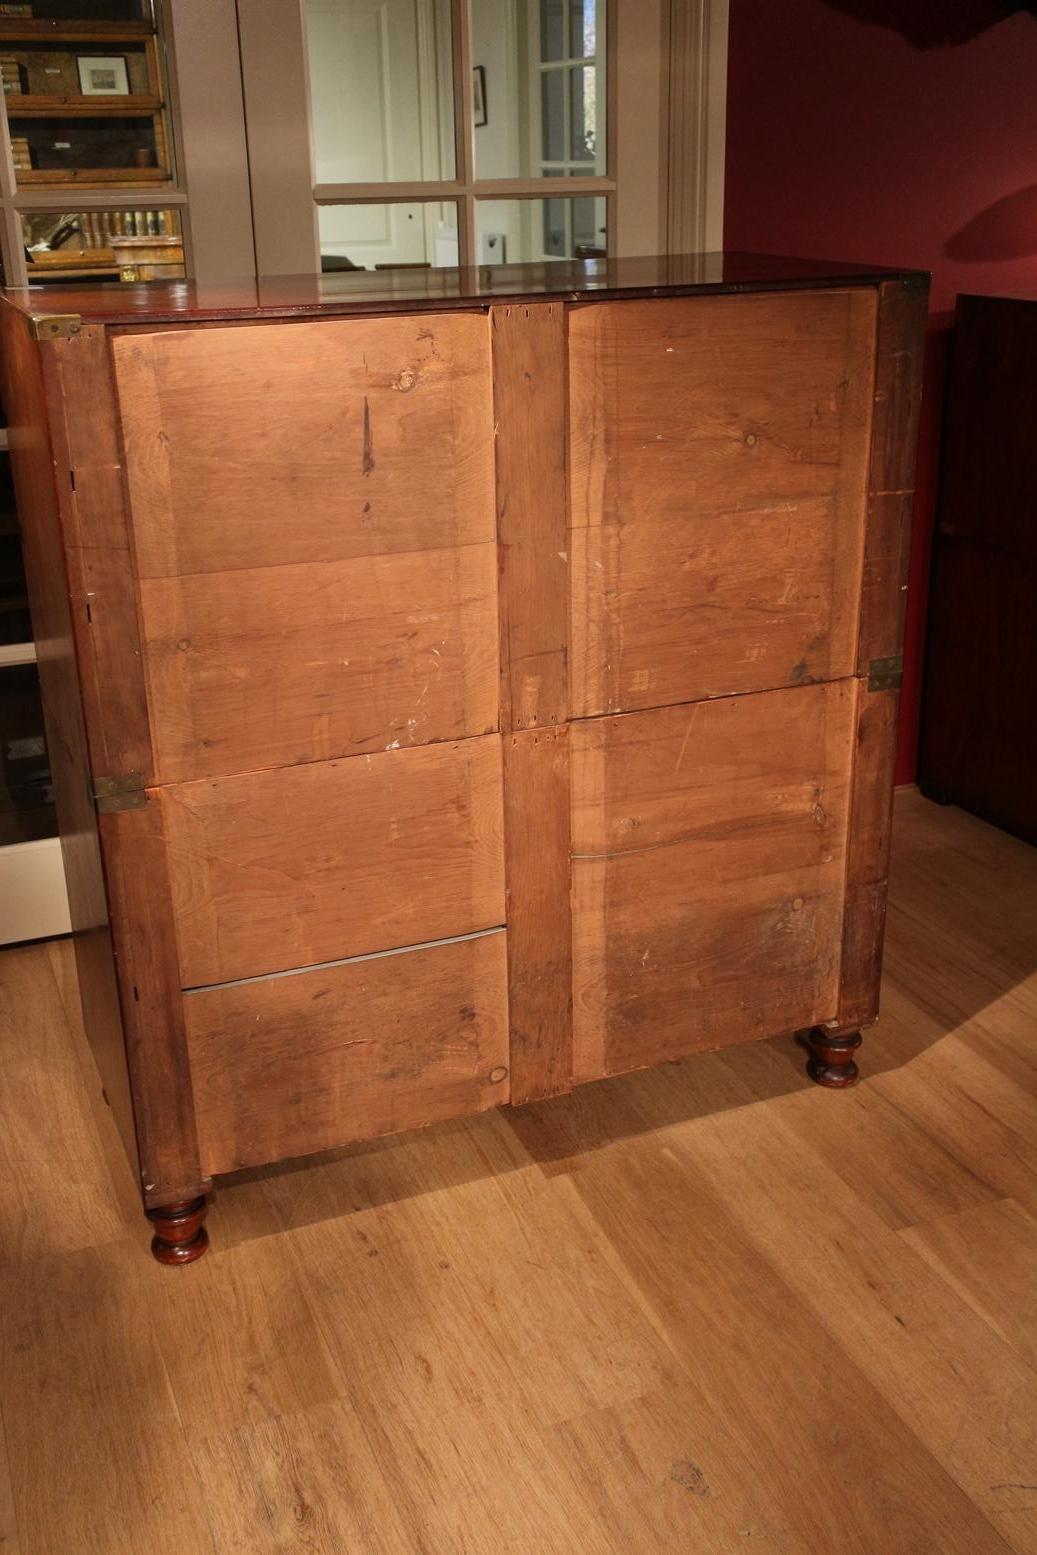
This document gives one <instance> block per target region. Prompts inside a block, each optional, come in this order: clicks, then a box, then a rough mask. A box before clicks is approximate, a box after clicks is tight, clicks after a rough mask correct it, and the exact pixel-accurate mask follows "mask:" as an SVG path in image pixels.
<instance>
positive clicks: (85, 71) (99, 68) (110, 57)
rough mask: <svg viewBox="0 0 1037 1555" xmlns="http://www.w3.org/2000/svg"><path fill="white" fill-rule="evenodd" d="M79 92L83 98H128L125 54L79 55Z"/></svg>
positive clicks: (128, 77) (128, 89)
mask: <svg viewBox="0 0 1037 1555" xmlns="http://www.w3.org/2000/svg"><path fill="white" fill-rule="evenodd" d="M76 64H77V65H78V66H79V90H80V92H81V93H82V94H83V96H84V97H128V96H129V93H130V74H129V70H128V69H127V66H126V56H125V54H80V56H79V58H78V59H77V61H76Z"/></svg>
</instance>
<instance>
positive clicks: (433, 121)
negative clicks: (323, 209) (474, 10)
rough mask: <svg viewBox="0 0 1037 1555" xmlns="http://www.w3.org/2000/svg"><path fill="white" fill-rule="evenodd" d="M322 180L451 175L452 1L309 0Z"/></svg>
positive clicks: (317, 157) (314, 113)
mask: <svg viewBox="0 0 1037 1555" xmlns="http://www.w3.org/2000/svg"><path fill="white" fill-rule="evenodd" d="M304 14H305V19H306V44H307V53H308V56H309V68H310V103H311V115H312V133H313V149H314V159H315V166H316V181H317V183H319V184H359V183H399V182H401V181H402V182H408V183H409V182H414V181H415V180H418V179H440V178H453V176H454V87H453V51H452V47H451V34H450V0H305V13H304Z"/></svg>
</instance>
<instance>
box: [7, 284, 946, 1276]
mask: <svg viewBox="0 0 1037 1555" xmlns="http://www.w3.org/2000/svg"><path fill="white" fill-rule="evenodd" d="M925 308H926V281H925V278H924V277H919V276H917V275H914V274H910V273H899V272H884V271H875V270H869V269H868V268H867V267H863V268H862V267H851V266H842V267H840V266H832V265H820V266H819V265H813V264H810V263H808V262H806V261H793V260H787V261H783V260H776V259H772V258H760V257H753V256H747V255H707V256H702V255H698V256H685V257H683V258H663V259H658V260H617V261H594V262H588V263H582V264H566V263H562V264H555V265H542V266H529V267H512V268H507V267H505V268H501V269H494V270H478V271H471V272H467V271H463V272H458V271H428V272H413V271H409V272H400V273H399V274H397V275H392V274H389V275H386V274H355V275H339V276H334V277H326V278H324V279H323V280H321V279H319V278H312V279H310V278H303V279H297V280H285V279H279V280H272V281H269V282H260V283H258V285H255V284H253V285H250V286H247V287H215V288H209V289H207V290H206V289H202V288H201V287H195V286H194V285H193V284H191V283H180V284H176V283H170V284H163V285H157V286H151V287H122V288H119V287H111V288H95V289H91V290H89V291H85V290H84V291H79V292H71V291H57V290H53V289H47V290H46V291H45V292H43V291H31V292H21V293H13V292H8V293H6V294H4V305H3V308H2V352H3V366H4V372H5V380H6V383H5V399H6V402H7V405H8V410H9V420H10V425H11V431H10V442H11V448H12V458H13V464H14V472H15V479H16V483H17V491H18V502H19V511H20V513H21V515H22V518H23V524H24V530H25V549H26V553H27V557H26V560H27V571H28V574H29V581H30V588H31V591H32V595H33V609H34V617H35V624H36V635H37V639H38V641H39V643H40V674H41V680H42V687H43V694H44V699H45V714H46V720H47V734H48V741H49V748H50V754H51V759H52V765H53V770H54V779H55V784H56V789H57V802H58V809H59V816H60V823H61V829H62V837H63V852H64V858H65V865H66V874H67V879H68V886H69V895H70V899H71V907H72V914H73V924H74V928H75V935H76V954H77V966H78V972H79V981H80V987H81V993H82V1001H83V1012H84V1018H85V1023H86V1027H87V1031H88V1034H89V1036H90V1040H91V1043H92V1046H93V1048H94V1051H95V1054H96V1057H97V1062H98V1067H99V1069H100V1073H101V1076H102V1080H103V1084H104V1087H105V1092H106V1095H107V1098H108V1101H109V1103H110V1105H111V1107H112V1109H113V1111H114V1113H115V1116H116V1118H117V1120H118V1122H119V1125H120V1129H121V1131H122V1134H123V1137H124V1139H125V1141H126V1144H127V1147H128V1149H129V1151H130V1153H131V1155H132V1157H133V1158H134V1161H135V1162H136V1164H137V1166H138V1167H139V1171H140V1181H141V1187H142V1192H143V1198H144V1203H145V1206H146V1208H147V1211H148V1213H149V1216H150V1218H151V1219H152V1221H153V1223H154V1232H155V1236H154V1242H153V1248H154V1251H155V1253H156V1256H158V1257H160V1258H161V1259H162V1260H163V1261H166V1262H189V1261H191V1260H192V1259H193V1258H195V1257H197V1256H199V1255H200V1254H201V1252H202V1251H203V1250H204V1246H205V1231H204V1228H203V1226H202V1220H203V1218H204V1212H205V1194H206V1193H207V1191H208V1190H209V1188H210V1187H211V1183H212V1179H213V1178H214V1177H218V1176H219V1175H220V1174H221V1173H229V1172H234V1171H236V1170H238V1169H240V1168H243V1167H251V1166H256V1165H259V1164H261V1163H268V1162H274V1161H278V1160H283V1159H287V1158H293V1157H298V1156H302V1155H306V1154H308V1153H311V1152H317V1151H322V1150H325V1149H328V1148H330V1147H333V1146H339V1145H342V1144H344V1143H346V1142H349V1141H354V1140H361V1139H366V1138H370V1137H373V1136H375V1135H379V1134H385V1133H391V1132H394V1131H397V1130H405V1129H411V1128H415V1127H418V1126H422V1125H427V1124H432V1123H435V1122H437V1121H440V1120H443V1119H447V1118H451V1117H455V1116H458V1115H461V1114H465V1113H471V1112H475V1111H478V1110H480V1109H483V1108H487V1107H493V1106H496V1105H498V1104H500V1103H506V1102H512V1103H519V1102H525V1101H529V1100H532V1099H535V1098H542V1097H547V1096H551V1095H554V1094H557V1093H560V1092H564V1091H566V1090H568V1089H570V1088H571V1087H572V1086H574V1085H577V1084H579V1083H582V1082H583V1081H589V1080H594V1079H597V1078H599V1077H601V1076H604V1075H614V1074H618V1073H622V1072H624V1071H627V1070H632V1069H636V1068H639V1067H642V1066H644V1065H648V1064H655V1063H659V1062H660V1061H663V1060H669V1059H675V1058H679V1057H682V1056H684V1055H687V1054H691V1053H694V1052H695V1051H697V1050H700V1049H709V1048H716V1047H719V1046H722V1045H724V1044H727V1043H734V1042H743V1041H749V1040H752V1039H755V1038H761V1037H768V1036H774V1035H777V1034H781V1033H800V1034H801V1035H802V1039H803V1041H804V1043H805V1045H806V1046H807V1047H808V1048H809V1050H810V1054H809V1069H810V1073H811V1074H812V1075H813V1077H814V1078H815V1079H817V1080H819V1081H821V1082H822V1083H823V1084H827V1085H833V1086H837V1085H845V1084H848V1083H850V1082H851V1081H852V1080H853V1079H854V1078H855V1076H856V1066H855V1064H854V1061H853V1054H854V1050H855V1049H856V1047H857V1045H858V1043H859V1041H860V1036H859V1031H860V1028H861V1026H863V1025H865V1024H867V1023H868V1022H870V1021H873V1020H874V1019H875V1017H876V1013H877V987H878V976H879V964H880V956H881V942H882V929H883V916H884V906H885V895H886V869H887V858H888V848H889V820H890V801H891V792H892V773H893V754H894V734H895V726H896V711H897V690H896V688H897V685H898V683H899V654H900V651H901V626H902V616H903V597H904V586H905V569H906V558H907V528H908V520H909V513H910V507H911V488H912V483H913V481H912V473H913V465H914V442H915V429H916V417H917V410H918V399H919V383H920V357H921V345H922V334H923V326H924V318H925Z"/></svg>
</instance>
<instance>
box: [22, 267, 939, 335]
mask: <svg viewBox="0 0 1037 1555" xmlns="http://www.w3.org/2000/svg"><path fill="white" fill-rule="evenodd" d="M914 277H917V279H918V280H919V282H920V283H921V282H923V281H924V280H925V277H924V276H923V275H922V273H921V272H918V271H909V270H896V269H882V268H881V267H877V266H873V265H855V264H843V263H839V262H838V261H832V260H827V259H826V260H816V259H790V258H785V257H783V256H779V255H774V254H739V253H714V254H669V255H666V254H661V255H657V256H646V257H644V258H631V259H580V260H566V259H561V260H551V261H548V262H545V263H541V264H529V265H473V266H465V267H462V268H461V269H451V270H448V269H443V270H438V269H437V270H432V269H430V270H408V269H402V270H340V271H335V272H333V273H331V274H328V275H290V276H268V277H265V278H261V279H260V280H258V281H257V280H251V279H250V280H244V281H233V280H231V281H215V282H209V281H158V282H155V281H152V282H149V283H148V284H146V285H134V284H120V283H117V282H113V283H111V284H104V285H99V286H42V285H41V286H29V287H23V288H18V289H10V290H7V291H4V292H2V293H0V295H2V296H3V298H4V299H5V300H6V301H7V302H9V303H11V304H12V305H13V306H14V307H16V308H18V309H19V310H20V311H21V312H23V313H26V314H29V315H40V314H48V313H66V314H67V313H77V314H79V315H80V316H81V318H82V319H83V320H84V322H88V323H105V324H169V323H189V322H192V321H198V320H202V321H204V320H207V319H249V318H278V317H285V318H290V317H295V316H299V315H302V316H305V315H307V314H350V313H386V312H391V311H400V312H415V311H419V310H423V309H425V310H430V311H435V312H439V311H442V310H443V309H446V308H471V307H473V306H479V305H480V304H483V305H485V304H488V303H491V302H505V303H506V302H522V301H528V300H530V299H536V298H539V299H549V298H561V299H564V300H565V301H567V302H589V301H593V300H600V299H602V298H608V297H655V296H659V295H662V294H667V293H670V294H678V295H681V294H691V293H698V292H752V291H787V290H789V289H790V288H813V287H821V286H874V285H875V284H876V282H878V281H886V280H905V279H911V278H914Z"/></svg>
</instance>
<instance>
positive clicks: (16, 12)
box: [0, 0, 32, 19]
mask: <svg viewBox="0 0 1037 1555" xmlns="http://www.w3.org/2000/svg"><path fill="white" fill-rule="evenodd" d="M31 15H32V6H31V5H29V4H27V3H26V0H20V3H18V4H15V3H14V0H0V19H2V18H3V17H5V16H23V17H24V16H31Z"/></svg>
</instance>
